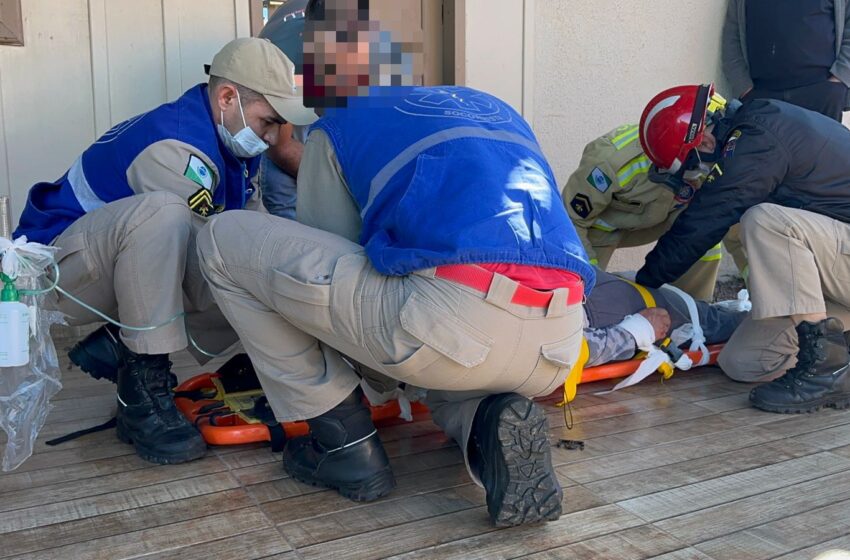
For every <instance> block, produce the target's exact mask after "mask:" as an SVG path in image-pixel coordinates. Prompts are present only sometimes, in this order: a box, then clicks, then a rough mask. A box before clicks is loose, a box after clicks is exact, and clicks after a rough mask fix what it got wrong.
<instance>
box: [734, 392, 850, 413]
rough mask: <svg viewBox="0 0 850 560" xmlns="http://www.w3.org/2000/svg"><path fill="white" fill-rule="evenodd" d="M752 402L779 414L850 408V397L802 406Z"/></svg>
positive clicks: (827, 399)
mask: <svg viewBox="0 0 850 560" xmlns="http://www.w3.org/2000/svg"><path fill="white" fill-rule="evenodd" d="M750 402H751V403H752V405H753V406H754V407H756V408H758V409H760V410H764V411H766V412H776V413H779V414H807V413H811V412H817V411H818V410H820V409H822V408H835V409H837V410H842V409H845V408H850V395H842V396H840V397H831V398H825V399H819V400H817V401H814V402H808V403H805V404H800V405H790V404H773V403H764V402H759V403H757V402H755V401H750Z"/></svg>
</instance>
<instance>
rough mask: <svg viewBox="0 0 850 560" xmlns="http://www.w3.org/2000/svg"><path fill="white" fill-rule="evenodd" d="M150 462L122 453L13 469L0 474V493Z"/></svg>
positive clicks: (125, 469) (146, 465) (141, 465)
mask: <svg viewBox="0 0 850 560" xmlns="http://www.w3.org/2000/svg"><path fill="white" fill-rule="evenodd" d="M150 466H151V464H150V463H149V462H147V461H145V460H144V459H142V458H141V457H139V456H137V455H122V456H120V457H111V458H108V459H101V460H97V461H89V462H87V463H77V464H71V465H67V466H57V467H50V468H46V469H40V470H36V471H29V472H26V471H25V472H17V471H13V472H10V473H7V474H4V475H2V476H0V493H3V492H13V491H15V490H30V491H34V490H36V489H37V488H39V487H41V486H47V485H50V484H56V483H59V482H72V481H75V480H83V479H87V478H94V477H98V476H107V475H110V474H115V473H119V472H128V471H134V470H138V469H144V468H149V467H150Z"/></svg>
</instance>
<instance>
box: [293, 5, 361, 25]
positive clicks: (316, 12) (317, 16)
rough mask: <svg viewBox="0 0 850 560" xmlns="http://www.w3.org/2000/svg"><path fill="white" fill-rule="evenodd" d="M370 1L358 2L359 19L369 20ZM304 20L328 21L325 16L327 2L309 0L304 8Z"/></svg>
mask: <svg viewBox="0 0 850 560" xmlns="http://www.w3.org/2000/svg"><path fill="white" fill-rule="evenodd" d="M368 14H369V0H357V17H358V19H369V16H368ZM304 19H306V20H308V21H324V20H325V19H327V16H326V14H325V0H309V2H307V7H306V8H304Z"/></svg>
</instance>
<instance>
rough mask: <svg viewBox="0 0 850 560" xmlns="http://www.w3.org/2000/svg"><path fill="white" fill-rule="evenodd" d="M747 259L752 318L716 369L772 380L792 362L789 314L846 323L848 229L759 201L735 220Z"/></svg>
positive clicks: (793, 334)
mask: <svg viewBox="0 0 850 560" xmlns="http://www.w3.org/2000/svg"><path fill="white" fill-rule="evenodd" d="M741 239H742V241H743V244H744V248H745V249H746V252H747V257H748V261H749V268H750V273H749V290H750V298H751V299H752V302H753V311H752V314H751V317H749V318H747V319H746V320H745V321H744V322H743V323H742V324H741V326H739V327H738V329H737V330H736V331H735V334H733V335H732V338H731V339H730V340H729V342H728V343H727V344H726V347H725V348H724V349H723V351H722V352H721V353H720V357H719V364H720V366H721V367H722V368H723V371H724V372H726V374H727V375H728V376H729V377H731V378H733V379H737V380H739V381H748V382H749V381H759V382H761V381H770V380H771V379H775V378H776V377H779V376H781V375H783V374H784V373H785V371H786V370H788V369H789V368H791V367H793V366H794V364H795V363H796V354H797V349H798V346H797V333H796V330H795V325H794V323H793V321H792V320H791V315H803V314H807V313H819V312H824V311H826V312H827V314H828V315H830V316H833V317H838V318H839V319H841V320H842V321H843V322H844V325H845V327H846V326H848V325H850V309H848V308H850V224H846V223H844V222H841V221H838V220H834V219H832V218H829V217H827V216H824V215H821V214H816V213H814V212H808V211H806V210H800V209H796V208H786V207H784V206H778V205H776V204H759V205H758V206H754V207H753V208H750V209H749V210H748V211H747V212H746V214H744V216H743V218H742V219H741Z"/></svg>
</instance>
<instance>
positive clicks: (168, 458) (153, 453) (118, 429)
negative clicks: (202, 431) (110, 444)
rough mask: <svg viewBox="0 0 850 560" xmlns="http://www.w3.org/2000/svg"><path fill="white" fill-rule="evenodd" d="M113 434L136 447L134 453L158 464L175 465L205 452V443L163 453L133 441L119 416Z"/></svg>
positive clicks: (201, 455) (198, 457) (196, 457)
mask: <svg viewBox="0 0 850 560" xmlns="http://www.w3.org/2000/svg"><path fill="white" fill-rule="evenodd" d="M115 435H116V436H118V439H119V440H120V441H121V442H123V443H126V444H129V445H132V446H133V447H134V448H135V449H136V455H138V456H139V457H141V458H142V459H144V460H145V461H149V462H151V463H156V464H158V465H176V464H179V463H188V462H189V461H194V460H196V459H200V458H201V457H203V456H204V455H206V453H207V448H206V445H204V447H203V448H198V449H194V450H193V449H182V450H180V451H175V452H173V453H163V452H162V451H157V450H152V449H150V448H149V447H147V446H145V445H144V444H142V443H140V442H138V441H134V440H133V438H132V437H131V436H130V433H129V431H128V430H127V428H126V427H125V426H124V424H123V423H122V422H121V419H120V418H119V419H118V420H117V422H116V425H115Z"/></svg>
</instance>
